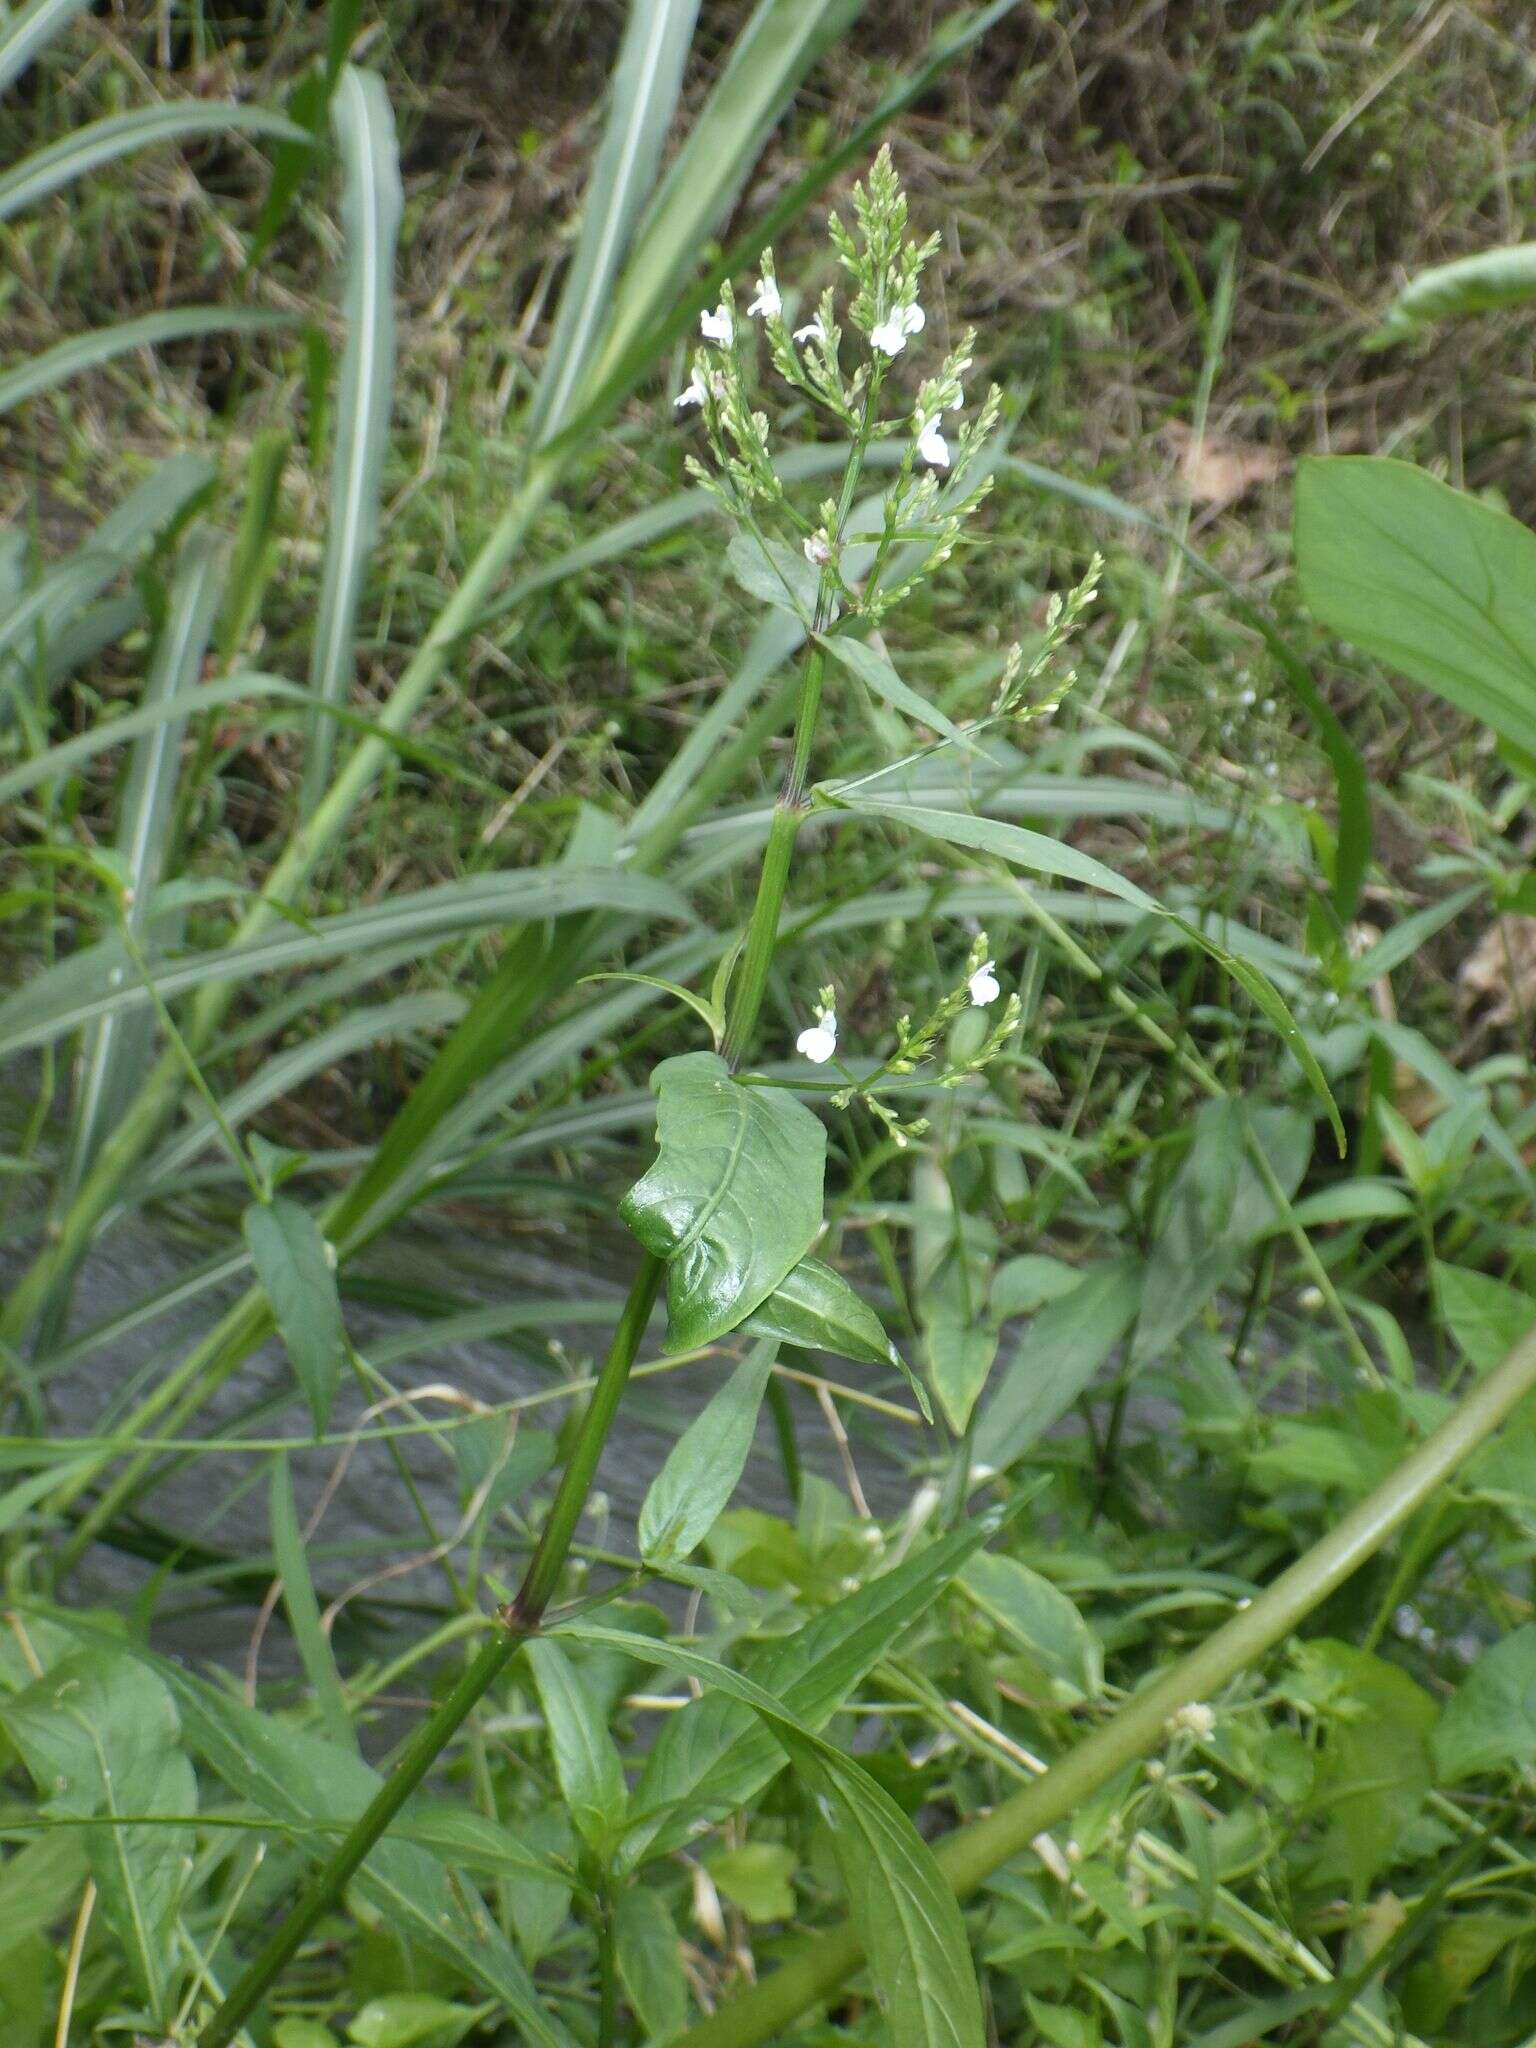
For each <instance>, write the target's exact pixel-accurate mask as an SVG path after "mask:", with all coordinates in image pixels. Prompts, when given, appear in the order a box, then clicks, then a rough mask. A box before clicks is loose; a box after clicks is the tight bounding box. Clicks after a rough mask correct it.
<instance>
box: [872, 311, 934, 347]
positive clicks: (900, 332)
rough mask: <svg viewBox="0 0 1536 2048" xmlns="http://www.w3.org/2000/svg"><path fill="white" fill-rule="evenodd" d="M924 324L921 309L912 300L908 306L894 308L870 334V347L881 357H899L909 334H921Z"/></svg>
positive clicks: (924, 317) (924, 316) (924, 319)
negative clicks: (878, 352)
mask: <svg viewBox="0 0 1536 2048" xmlns="http://www.w3.org/2000/svg"><path fill="white" fill-rule="evenodd" d="M925 322H926V315H925V314H924V312H923V309H922V307H921V306H920V305H918V303H917V301H916V300H915V299H914V300H913V301H912V303H911V304H910V305H907V306H895V307H893V308H892V309H891V311H890V312H889V313H888V314H887V315H886V317H885V318H884V319H883V320H882V321H881V322H880V325H879V326H878V327H876V328H875V329H874V330H873V332H872V333H871V334H870V337H869V339H870V345H871V346H872V347H874V348H877V349H879V351H880V353H881V354H882V355H883V356H899V355H900V354H901V352H902V350H903V349H904V348H905V347H906V345H907V336H908V335H909V334H921V333H922V331H923V327H924V325H925Z"/></svg>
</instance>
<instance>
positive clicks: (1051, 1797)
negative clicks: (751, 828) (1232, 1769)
mask: <svg viewBox="0 0 1536 2048" xmlns="http://www.w3.org/2000/svg"><path fill="white" fill-rule="evenodd" d="M1533 1387H1536V1331H1533V1332H1532V1333H1531V1335H1530V1336H1528V1337H1526V1338H1524V1339H1523V1340H1522V1341H1521V1342H1520V1343H1519V1344H1517V1345H1516V1346H1515V1348H1514V1350H1513V1351H1511V1352H1510V1353H1509V1355H1508V1357H1507V1358H1506V1359H1505V1360H1504V1362H1503V1363H1502V1364H1501V1365H1500V1366H1498V1367H1497V1368H1496V1370H1495V1371H1493V1372H1491V1373H1490V1374H1489V1375H1488V1377H1487V1378H1486V1379H1485V1380H1482V1381H1480V1382H1479V1383H1478V1385H1477V1386H1476V1387H1474V1388H1473V1389H1472V1391H1471V1393H1469V1394H1468V1395H1467V1396H1466V1398H1465V1400H1463V1402H1462V1403H1461V1405H1460V1407H1459V1408H1457V1410H1456V1412H1455V1413H1454V1414H1453V1415H1451V1416H1449V1417H1448V1418H1447V1419H1446V1421H1444V1422H1443V1423H1442V1424H1441V1425H1440V1427H1439V1428H1438V1429H1437V1430H1436V1431H1435V1432H1434V1434H1433V1435H1432V1436H1430V1437H1428V1438H1426V1440H1425V1441H1424V1443H1422V1444H1421V1445H1420V1446H1419V1448H1418V1450H1416V1451H1415V1452H1414V1453H1413V1454H1412V1455H1411V1456H1410V1457H1408V1458H1405V1459H1404V1461H1403V1463H1402V1464H1401V1465H1399V1466H1398V1468H1397V1470H1396V1471H1395V1472H1393V1473H1392V1474H1391V1475H1390V1476H1389V1477H1388V1478H1387V1479H1385V1480H1384V1481H1383V1482H1382V1484H1381V1485H1380V1486H1378V1487H1377V1488H1376V1490H1375V1492H1374V1493H1371V1494H1368V1495H1367V1496H1366V1498H1365V1499H1364V1500H1363V1501H1361V1502H1360V1503H1359V1504H1358V1506H1356V1507H1354V1508H1352V1509H1351V1510H1350V1512H1349V1513H1348V1514H1347V1515H1345V1516H1344V1517H1343V1519H1342V1520H1341V1521H1340V1522H1339V1523H1338V1524H1337V1525H1336V1526H1335V1527H1334V1528H1333V1529H1332V1530H1330V1531H1329V1533H1328V1534H1327V1535H1326V1536H1325V1537H1323V1538H1322V1540H1321V1541H1320V1542H1318V1543H1316V1544H1314V1545H1313V1547H1312V1548H1311V1549H1310V1550H1309V1551H1308V1552H1307V1553H1306V1554H1305V1556H1303V1557H1300V1558H1298V1559H1297V1560H1296V1562H1295V1563H1294V1564H1293V1565H1291V1566H1290V1567H1289V1568H1288V1569H1287V1570H1285V1571H1284V1572H1282V1573H1281V1574H1280V1576H1279V1578H1277V1579H1276V1580H1275V1582H1274V1583H1273V1585H1271V1586H1269V1587H1267V1588H1266V1589H1265V1591H1264V1592H1263V1593H1261V1594H1260V1595H1259V1596H1258V1598H1257V1599H1256V1600H1255V1601H1254V1602H1253V1604H1252V1606H1251V1607H1247V1608H1244V1609H1242V1610H1241V1611H1240V1612H1238V1613H1236V1614H1234V1615H1233V1617H1232V1619H1231V1620H1230V1621H1229V1622H1227V1623H1226V1624H1225V1626H1224V1627H1222V1628H1219V1629H1217V1631H1216V1633H1215V1634H1214V1635H1213V1636H1211V1637H1210V1638H1209V1639H1208V1640H1207V1641H1206V1642H1204V1643H1202V1644H1201V1645H1200V1647H1199V1648H1198V1649H1197V1650H1194V1651H1192V1652H1191V1653H1190V1655H1189V1656H1187V1657H1185V1658H1184V1659H1183V1661H1182V1662H1181V1663H1179V1664H1176V1665H1175V1666H1174V1667H1173V1669H1172V1670H1171V1671H1169V1672H1168V1673H1167V1674H1166V1675H1165V1676H1164V1677H1163V1678H1161V1679H1159V1680H1158V1682H1157V1683H1156V1684H1155V1685H1150V1686H1148V1687H1147V1688H1146V1690H1145V1691H1144V1692H1139V1693H1137V1694H1136V1695H1135V1697H1134V1698H1132V1699H1131V1700H1129V1701H1128V1702H1127V1703H1126V1705H1125V1706H1124V1707H1122V1708H1121V1710H1120V1712H1119V1713H1118V1714H1116V1715H1115V1717H1114V1719H1113V1720H1111V1721H1107V1722H1106V1723H1105V1724H1104V1725H1103V1726H1102V1727H1101V1728H1099V1729H1097V1730H1095V1732H1094V1733H1093V1734H1092V1735H1090V1736H1088V1738H1087V1739H1086V1740H1085V1741H1083V1742H1081V1743H1079V1745H1078V1746H1077V1748H1076V1749H1074V1750H1070V1751H1069V1752H1068V1753H1067V1755H1065V1756H1064V1757H1062V1758H1061V1759H1060V1760H1059V1761H1058V1762H1057V1763H1055V1764H1053V1765H1052V1767H1051V1769H1050V1770H1049V1771H1048V1772H1047V1773H1046V1774H1045V1776H1044V1777H1043V1778H1038V1779H1036V1780H1035V1782H1034V1783H1033V1784H1031V1785H1027V1786H1025V1787H1024V1788H1023V1790H1021V1791H1019V1792H1017V1793H1015V1794H1014V1796H1013V1797H1012V1798H1011V1799H1007V1800H1005V1801H1004V1802H1003V1804H1002V1805H1001V1806H998V1807H995V1808H994V1809H993V1811H992V1812H991V1813H989V1814H987V1815H986V1816H985V1818H983V1819H981V1820H978V1821H973V1822H971V1823H970V1825H969V1826H966V1827H962V1828H957V1829H956V1830H955V1832H954V1833H953V1834H952V1835H950V1836H948V1837H947V1838H946V1839H945V1840H944V1841H942V1842H941V1843H939V1844H938V1847H937V1850H936V1852H935V1853H936V1854H937V1856H938V1861H939V1865H940V1868H941V1869H942V1870H943V1872H944V1875H945V1876H946V1877H947V1878H948V1880H949V1882H950V1883H951V1885H953V1887H954V1889H955V1892H956V1894H957V1896H959V1897H960V1898H962V1899H963V1898H966V1897H968V1896H969V1895H970V1894H971V1893H972V1892H974V1891H976V1890H977V1888H978V1887H979V1886H980V1885H982V1884H984V1883H985V1882H986V1880H987V1878H989V1877H990V1876H991V1875H992V1873H993V1872H994V1871H995V1870H997V1869H999V1868H1000V1867H1001V1866H1002V1865H1003V1864H1005V1863H1006V1862H1008V1861H1009V1859H1010V1858H1011V1857H1014V1856H1017V1855H1018V1854H1020V1852H1021V1851H1023V1850H1024V1849H1027V1848H1028V1846H1029V1844H1030V1843H1031V1842H1032V1841H1033V1840H1034V1838H1035V1836H1036V1835H1038V1834H1041V1833H1043V1832H1044V1831H1045V1830H1047V1829H1049V1828H1052V1827H1056V1826H1058V1825H1059V1824H1060V1823H1061V1822H1062V1821H1063V1820H1065V1819H1066V1818H1067V1817H1068V1816H1069V1815H1070V1814H1072V1813H1073V1812H1075V1811H1076V1809H1077V1808H1078V1807H1079V1806H1081V1805H1082V1804H1083V1802H1084V1801H1085V1800H1087V1799H1089V1798H1091V1797H1092V1796H1093V1795H1094V1794H1095V1793H1096V1792H1098V1791H1099V1790H1100V1789H1101V1788H1102V1787H1103V1786H1104V1785H1106V1784H1107V1783H1108V1782H1109V1780H1110V1779H1111V1778H1113V1777H1114V1776H1115V1774H1116V1773H1117V1772H1119V1771H1122V1770H1124V1769H1125V1768H1126V1767H1127V1766H1128V1765H1130V1764H1133V1763H1135V1762H1136V1761H1137V1760H1138V1759H1139V1758H1141V1757H1143V1756H1145V1755H1146V1754H1147V1753H1148V1752H1149V1751H1150V1750H1153V1749H1156V1748H1157V1747H1158V1745H1159V1744H1160V1743H1161V1742H1162V1741H1163V1739H1164V1737H1165V1734H1166V1731H1167V1726H1168V1723H1169V1721H1170V1719H1171V1718H1172V1717H1173V1716H1174V1715H1175V1714H1176V1713H1177V1712H1178V1711H1179V1709H1180V1708H1181V1707H1186V1706H1189V1705H1191V1704H1193V1703H1194V1702H1195V1701H1208V1700H1210V1699H1212V1698H1213V1697H1214V1696H1215V1695H1217V1694H1218V1693H1219V1692H1220V1691H1221V1689H1222V1688H1223V1687H1224V1686H1225V1685H1227V1684H1228V1683H1229V1682H1230V1681H1231V1680H1232V1679H1233V1678H1235V1677H1236V1676H1237V1675H1238V1674H1239V1673H1240V1672H1242V1671H1244V1670H1246V1669H1247V1668H1248V1666H1249V1665H1251V1664H1253V1663H1255V1662H1256V1661H1257V1660H1258V1659H1259V1658H1260V1657H1262V1656H1264V1655H1265V1654H1266V1653H1267V1652H1268V1651H1270V1650H1272V1649H1273V1648H1274V1646H1275V1645H1276V1643H1278V1642H1280V1641H1282V1640H1283V1639H1284V1638H1285V1637H1286V1636H1287V1635H1289V1634H1290V1633H1291V1632H1292V1630H1294V1629H1295V1628H1296V1627H1298V1626H1299V1624H1300V1623H1301V1622H1302V1621H1304V1620H1305V1619H1306V1617H1307V1615H1309V1614H1310V1613H1311V1612H1312V1611H1313V1609H1314V1608H1316V1607H1317V1606H1319V1605H1320V1604H1321V1602H1322V1601H1324V1600H1326V1599H1327V1597H1328V1595H1329V1594H1330V1593H1332V1592H1333V1591H1334V1590H1335V1588H1336V1587H1338V1586H1340V1585H1341V1584H1342V1583H1343V1582H1344V1580H1345V1579H1347V1578H1348V1577H1349V1575H1350V1574H1351V1573H1352V1572H1354V1571H1356V1570H1357V1569H1358V1568H1359V1567H1360V1566H1361V1565H1362V1564H1364V1563H1365V1561H1366V1560H1367V1559H1368V1558H1370V1557H1373V1556H1374V1555H1375V1553H1376V1552H1377V1551H1378V1550H1379V1549H1380V1548H1381V1546H1382V1545H1383V1544H1384V1543H1385V1542H1386V1541H1387V1540H1388V1538H1389V1537H1391V1536H1392V1535H1393V1534H1394V1533H1395V1531H1396V1530H1398V1529H1400V1528H1401V1527H1402V1525H1403V1523H1404V1522H1405V1521H1407V1519H1408V1518H1409V1517H1410V1516H1411V1515H1412V1514H1414V1513H1415V1512H1416V1511H1417V1510H1418V1509H1419V1508H1420V1507H1422V1506H1423V1505H1424V1503H1425V1502H1426V1501H1427V1500H1429V1499H1430V1498H1431V1497H1432V1496H1433V1495H1434V1493H1435V1491H1436V1489H1437V1488H1438V1487H1440V1486H1443V1485H1444V1484H1445V1482H1446V1480H1448V1479H1449V1478H1450V1477H1451V1475H1452V1474H1453V1473H1454V1472H1455V1471H1456V1470H1457V1468H1458V1466H1460V1465H1461V1464H1462V1462H1463V1461H1464V1460H1465V1459H1466V1458H1467V1457H1469V1456H1470V1455H1471V1453H1472V1452H1473V1451H1475V1450H1476V1449H1477V1447H1478V1445H1479V1444H1481V1443H1482V1442H1483V1441H1484V1440H1485V1439H1486V1438H1487V1437H1488V1436H1490V1435H1491V1434H1492V1432H1493V1431H1494V1430H1495V1429H1497V1428H1498V1426H1499V1424H1500V1423H1501V1422H1503V1421H1504V1420H1505V1419H1506V1417H1507V1416H1508V1415H1509V1414H1510V1413H1511V1411H1512V1410H1513V1409H1514V1408H1515V1407H1516V1406H1517V1405H1518V1404H1519V1403H1520V1402H1521V1401H1522V1400H1523V1399H1524V1398H1525V1397H1526V1395H1528V1394H1529V1393H1530V1392H1531V1390H1532V1388H1533ZM863 1961H864V1951H863V1948H862V1947H861V1945H860V1943H859V1939H858V1936H857V1935H856V1934H855V1933H854V1931H853V1929H852V1927H851V1926H849V1925H847V1924H846V1923H845V1924H844V1925H843V1926H841V1927H837V1928H834V1929H833V1930H832V1931H831V1932H830V1933H829V1934H825V1935H822V1936H819V1937H818V1938H817V1939H815V1940H813V1941H810V1942H808V1943H806V1944H805V1945H804V1946H803V1947H802V1948H801V1950H800V1952H799V1953H798V1954H797V1955H795V1956H794V1957H793V1958H792V1959H791V1960H790V1961H789V1962H787V1963H785V1964H784V1965H783V1966H782V1967H781V1968H780V1969H778V1970H776V1971H775V1972H774V1974H773V1975H772V1976H771V1977H766V1978H764V1979H763V1980H762V1981H761V1982H760V1983H758V1984H755V1985H753V1987H752V1988H751V1989H750V1990H749V1991H747V1992H745V1993H744V1994H743V1995H742V1996H741V1997H740V1998H737V1999H733V2000H732V2001H731V2002H730V2003H729V2004H728V2005H725V2006H722V2007H721V2009H720V2010H719V2011H718V2012H716V2013H713V2014H711V2015H710V2017H709V2018H708V2019H705V2020H703V2021H701V2022H700V2024H699V2025H698V2026H696V2027H693V2028H691V2029H690V2030H689V2032H688V2033H686V2034H684V2035H681V2036H679V2038H678V2040H677V2042H676V2044H675V2048H753V2044H754V2043H759V2042H764V2041H768V2040H770V2039H771V2038H772V2037H773V2036H774V2035H775V2034H777V2033H779V2032H780V2031H781V2030H783V2029H785V2028H787V2027H788V2026H790V2025H791V2023H792V2022H793V2021H794V2020H796V2019H797V2018H798V2017H799V2016H800V2015H801V2014H802V2013H805V2012H807V2011H809V2010H810V2009H811V2007H813V2006H815V2005H818V2004H820V2003H821V2002H822V2001H823V2000H824V1999H826V1998H827V1997H828V1996H829V1995H830V1994H831V1993H832V1992H833V1991H834V1990H835V1989H836V1988H837V1986H838V1985H839V1984H841V1983H842V1982H843V1981H844V1980H845V1979H846V1978H848V1977H851V1976H852V1975H853V1973H854V1971H855V1970H857V1969H858V1968H859V1966H860V1965H861V1964H862V1962H863Z"/></svg>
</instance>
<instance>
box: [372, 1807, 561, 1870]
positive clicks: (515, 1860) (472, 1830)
mask: <svg viewBox="0 0 1536 2048" xmlns="http://www.w3.org/2000/svg"><path fill="white" fill-rule="evenodd" d="M528 1825H529V1822H528V1818H527V1817H526V1816H525V1817H524V1818H523V1819H522V1820H521V1821H520V1822H519V1828H520V1829H522V1828H526V1827H527V1826H528ZM394 1831H395V1833H396V1834H398V1835H400V1836H401V1837H402V1838H403V1839H404V1840H405V1841H407V1842H417V1843H419V1844H420V1846H421V1847H422V1848H423V1849H430V1850H431V1852H432V1854H433V1855H434V1856H435V1857H436V1858H437V1859H438V1861H439V1862H441V1863H445V1864H447V1866H448V1867H449V1869H450V1870H475V1871H479V1872H480V1873H482V1874H483V1875H485V1876H488V1877H514V1878H527V1879H528V1880H529V1881H530V1882H532V1883H536V1884H554V1885H559V1886H561V1887H562V1888H563V1889H564V1890H567V1891H568V1890H569V1888H570V1869H569V1866H568V1865H562V1864H561V1863H559V1862H557V1861H556V1860H555V1858H554V1857H553V1856H550V1855H546V1854H545V1853H544V1852H543V1851H542V1850H540V1849H539V1848H537V1847H536V1846H535V1845H534V1844H533V1843H532V1842H531V1841H530V1840H528V1839H526V1838H525V1837H524V1836H523V1834H522V1833H521V1832H520V1833H518V1834H514V1833H513V1832H512V1830H511V1829H510V1828H509V1827H504V1826H503V1825H502V1823H501V1822H500V1821H499V1820H492V1819H491V1817H490V1815H489V1814H485V1813H477V1812H476V1811H475V1809H474V1808H473V1807H472V1806H459V1805H455V1804H454V1803H453V1802H452V1801H450V1800H447V1799H441V1800H433V1799H415V1800H413V1801H412V1802H411V1807H410V1811H409V1812H408V1813H407V1814H406V1816H405V1818H404V1819H402V1820H398V1821H396V1822H395V1824H394Z"/></svg>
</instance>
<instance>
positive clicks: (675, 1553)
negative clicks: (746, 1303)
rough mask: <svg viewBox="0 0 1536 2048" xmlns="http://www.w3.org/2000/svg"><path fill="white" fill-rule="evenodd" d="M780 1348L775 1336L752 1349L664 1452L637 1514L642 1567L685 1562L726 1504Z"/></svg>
mask: <svg viewBox="0 0 1536 2048" xmlns="http://www.w3.org/2000/svg"><path fill="white" fill-rule="evenodd" d="M778 1348H779V1347H778V1343H777V1341H776V1339H774V1338H773V1337H767V1338H765V1339H763V1341H762V1342H760V1343H757V1344H754V1345H753V1347H752V1349H751V1350H750V1351H749V1352H748V1353H747V1356H746V1357H745V1358H744V1359H743V1360H742V1361H741V1363H740V1365H738V1366H737V1368H736V1370H735V1371H734V1372H733V1373H732V1374H731V1376H730V1378H729V1379H728V1380H727V1381H726V1382H725V1384H724V1385H723V1386H721V1387H719V1388H717V1389H716V1391H715V1392H714V1393H713V1394H712V1395H711V1396H710V1398H709V1400H708V1401H707V1402H706V1403H705V1405H704V1407H703V1409H702V1411H701V1412H700V1413H699V1414H698V1415H696V1416H695V1417H694V1419H693V1421H692V1422H690V1423H689V1425H688V1427H687V1428H686V1429H685V1430H684V1431H683V1433H682V1435H681V1436H680V1437H679V1438H678V1440H677V1442H676V1443H675V1444H674V1445H673V1446H672V1448H671V1450H670V1451H669V1452H668V1453H667V1459H666V1463H665V1464H664V1465H663V1466H662V1468H661V1470H660V1471H659V1472H658V1473H657V1474H656V1477H655V1478H654V1479H653V1480H652V1481H651V1485H650V1490H649V1492H648V1493H647V1494H646V1496H645V1500H644V1502H643V1503H642V1505H641V1508H640V1526H639V1531H638V1538H639V1544H640V1555H641V1556H642V1557H643V1558H644V1559H645V1561H646V1563H647V1564H653V1565H655V1564H670V1563H672V1562H673V1561H674V1560H675V1559H678V1558H685V1557H688V1556H690V1555H691V1554H692V1552H693V1551H695V1550H696V1549H697V1548H698V1546H699V1545H700V1544H701V1543H702V1542H703V1540H704V1538H705V1537H706V1536H707V1535H708V1534H709V1532H710V1530H711V1529H712V1528H713V1527H714V1524H715V1521H716V1518H717V1517H718V1516H719V1515H720V1514H721V1512H722V1511H723V1510H724V1508H725V1507H726V1506H727V1504H728V1503H729V1501H730V1498H731V1495H732V1494H733V1493H734V1492H735V1491H736V1484H737V1481H738V1480H739V1479H740V1478H741V1475H742V1473H743V1472H744V1471H745V1469H746V1463H747V1459H748V1457H749V1455H750V1454H751V1450H752V1438H753V1436H754V1434H755V1432H756V1430H757V1411H758V1409H759V1408H760V1407H761V1406H762V1400H763V1392H764V1389H765V1388H766V1387H767V1385H768V1375H769V1373H770V1372H771V1371H772V1370H773V1361H774V1356H775V1354H776V1352H777V1351H778Z"/></svg>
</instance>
